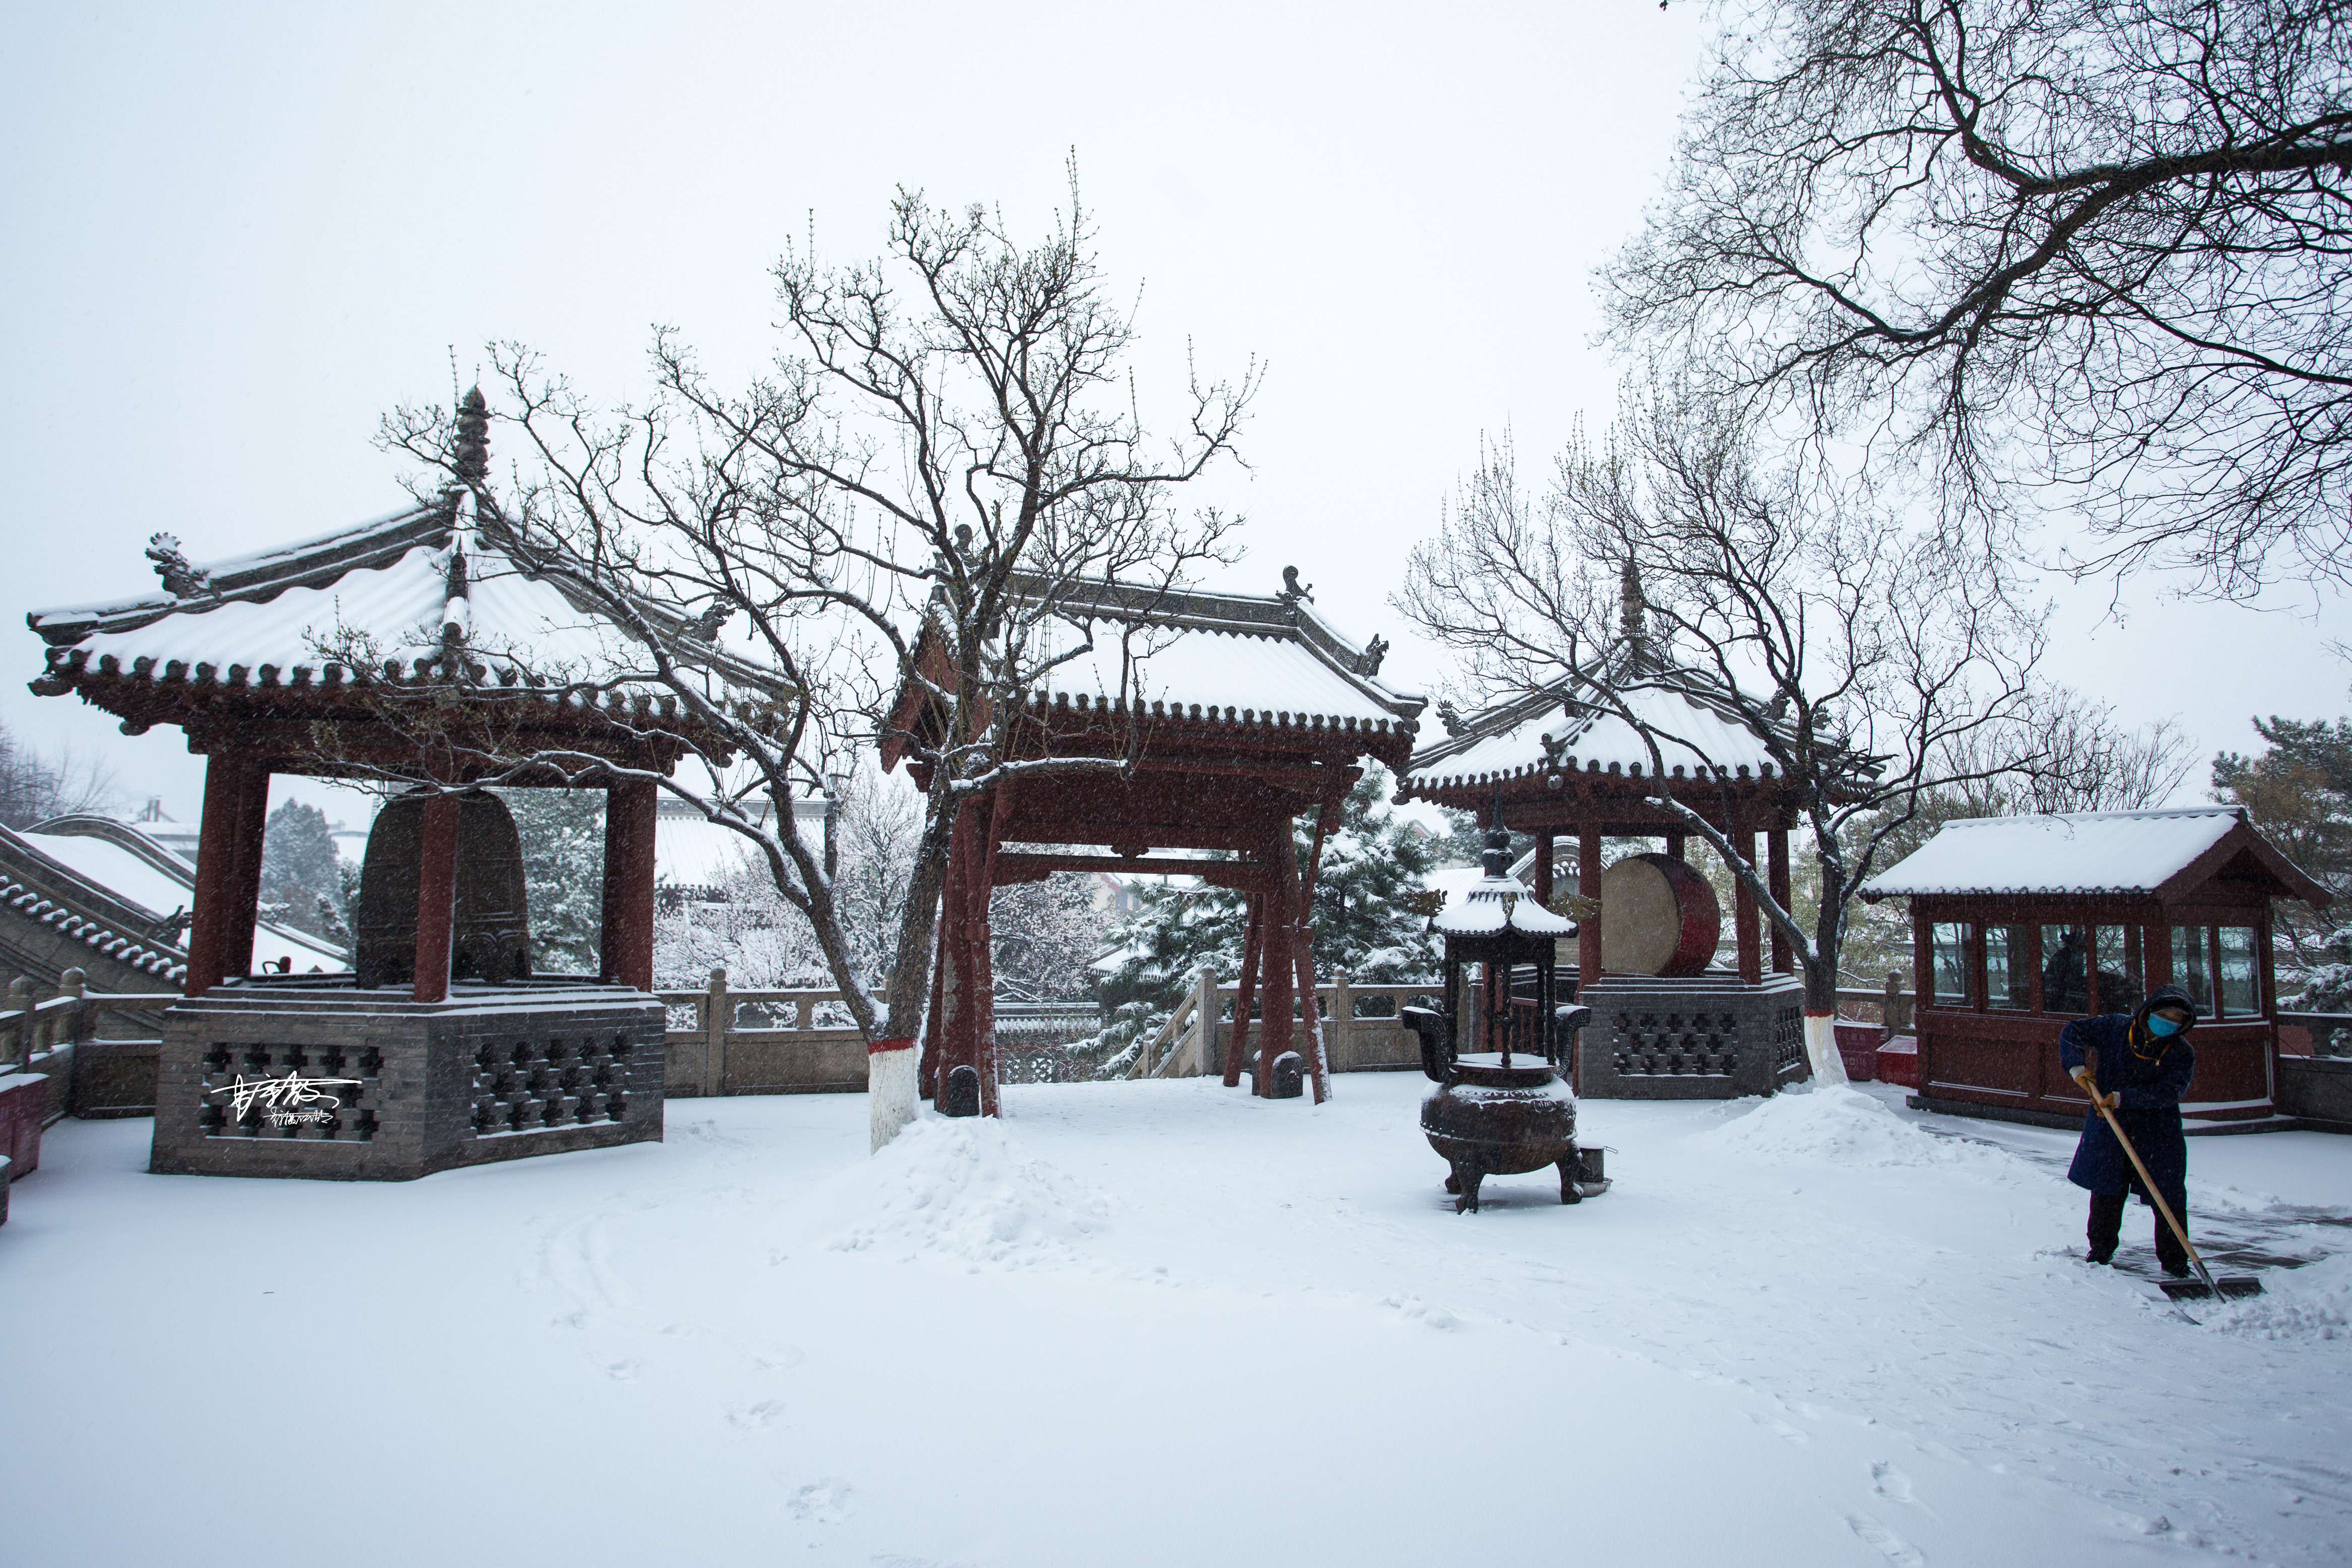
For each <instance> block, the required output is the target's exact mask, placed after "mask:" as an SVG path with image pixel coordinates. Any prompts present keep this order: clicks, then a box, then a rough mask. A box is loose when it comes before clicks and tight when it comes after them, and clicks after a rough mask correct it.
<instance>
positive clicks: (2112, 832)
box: [1861, 805, 2327, 904]
mask: <svg viewBox="0 0 2352 1568" xmlns="http://www.w3.org/2000/svg"><path fill="white" fill-rule="evenodd" d="M2240 856H2244V857H2246V858H2247V859H2248V860H2249V861H2250V862H2251V864H2252V867H2254V868H2259V872H2260V873H2263V874H2267V876H2268V877H2269V878H2270V879H2273V881H2275V882H2276V883H2277V884H2278V890H2279V891H2282V892H2284V893H2285V894H2287V895H2288V896H2290V897H2294V898H2300V899H2305V900H2310V901H2312V902H2315V903H2319V904H2325V903H2326V902H2327V893H2326V889H2324V888H2322V887H2320V885H2319V884H2318V883H2317V882H2315V881H2314V880H2313V879H2311V878H2310V877H2308V876H2306V875H2305V873H2304V872H2303V871H2302V870H2301V869H2300V868H2297V867H2296V866H2295V865H2294V862H2292V861H2290V860H2288V859H2287V858H2286V857H2285V856H2284V855H2282V854H2280V853H2279V852H2278V849H2277V848H2276V847H2275V846H2273V844H2272V843H2271V842H2270V840H2268V839H2267V838H2264V837H2263V836H2262V835H2261V834H2260V833H2258V832H2256V831H2255V830H2254V828H2253V826H2252V825H2251V824H2250V823H2249V822H2248V821H2247V819H2246V813H2245V809H2244V808H2243V807H2242V806H2235V805H2196V806H2175V807H2169V808H2166V809H2161V810H2156V811H2084V812H2065V813H2058V814H2053V815H2050V816H1978V817H1969V818H1966V819H1963V820H1961V821H1958V822H1948V823H1946V824H1944V825H1943V826H1941V827H1939V828H1937V830H1936V836H1935V837H1933V838H1930V839H1928V840H1927V843H1925V844H1923V845H1921V846H1920V847H1918V848H1917V849H1916V850H1913V851H1912V852H1911V853H1910V854H1909V855H1907V856H1906V857H1905V858H1903V859H1902V860H1900V861H1898V862H1897V863H1896V864H1895V865H1893V866H1891V867H1889V868H1886V869H1885V870H1884V871H1882V872H1880V873H1879V874H1878V875H1877V876H1875V877H1873V878H1872V879H1870V880H1869V881H1868V882H1866V883H1864V885H1863V887H1862V889H1861V891H1862V896H1863V897H1864V899H1867V900H1872V901H1873V902H1875V901H1876V900H1880V899H1887V898H1906V897H1910V896H1913V895H1934V894H1960V895H1964V894H1971V893H2007V894H2015V893H2039V894H2052V893H2059V894H2063V893H2073V894H2094V893H2096V894H2135V893H2137V894H2145V895H2148V896H2152V897H2157V898H2164V897H2167V896H2168V895H2170V894H2173V893H2176V892H2179V891H2183V890H2186V889H2188V888H2189V887H2192V886H2194V885H2196V884H2199V883H2201V882H2203V881H2205V880H2207V879H2210V878H2211V877H2213V876H2215V875H2217V874H2219V873H2220V872H2221V869H2222V868H2223V867H2225V866H2227V865H2229V864H2230V863H2231V862H2233V861H2236V860H2237V859H2238V858H2239V857H2240Z"/></svg>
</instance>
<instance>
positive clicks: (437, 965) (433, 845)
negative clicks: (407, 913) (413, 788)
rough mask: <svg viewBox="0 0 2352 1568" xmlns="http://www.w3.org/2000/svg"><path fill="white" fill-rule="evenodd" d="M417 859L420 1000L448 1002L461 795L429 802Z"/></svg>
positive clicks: (417, 988)
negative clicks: (422, 841)
mask: <svg viewBox="0 0 2352 1568" xmlns="http://www.w3.org/2000/svg"><path fill="white" fill-rule="evenodd" d="M424 839H425V842H424V845H423V847H421V849H420V850H419V852H418V855H417V861H416V981H415V991H414V993H413V994H414V995H415V998H416V1000H418V1001H419V1002H446V1001H447V1000H448V999H449V954H450V952H451V949H452V947H453V945H454V939H455V937H456V936H457V796H456V795H435V796H434V797H433V798H432V799H430V800H428V801H426V802H425V827H424Z"/></svg>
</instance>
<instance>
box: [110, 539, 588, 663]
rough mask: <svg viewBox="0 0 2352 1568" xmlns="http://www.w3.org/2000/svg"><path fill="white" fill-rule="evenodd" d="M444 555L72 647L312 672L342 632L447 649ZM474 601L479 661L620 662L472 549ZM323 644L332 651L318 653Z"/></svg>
mask: <svg viewBox="0 0 2352 1568" xmlns="http://www.w3.org/2000/svg"><path fill="white" fill-rule="evenodd" d="M448 561H449V557H448V552H447V551H446V550H436V549H432V548H430V547H427V546H425V545H416V546H414V547H412V548H411V549H409V550H408V551H407V552H405V553H404V554H403V555H401V556H400V557H399V558H398V559H396V560H394V561H393V562H392V563H389V564H387V565H384V566H379V567H362V568H359V569H358V570H355V571H351V572H347V573H345V574H342V576H341V577H340V578H338V579H337V580H336V581H335V582H334V584H332V585H331V586H330V587H292V588H288V589H286V590H284V591H283V592H281V593H279V594H278V595H276V596H275V597H274V598H271V599H268V600H262V601H257V600H251V599H226V600H224V601H222V602H221V603H220V604H218V605H212V606H209V607H207V606H205V605H201V604H192V605H184V606H183V607H182V608H181V609H179V610H178V611H176V612H175V613H173V614H171V615H167V616H162V617H161V618H159V619H156V620H153V621H151V622H149V623H148V624H147V625H145V626H135V627H131V628H130V629H128V630H124V631H119V632H103V631H101V632H92V633H91V634H89V635H88V636H86V637H83V638H82V639H81V640H80V642H79V644H78V645H77V646H78V647H82V648H85V649H87V650H88V651H89V658H90V659H91V661H92V662H93V663H95V662H98V661H100V660H102V659H104V658H106V657H107V656H109V655H112V656H113V657H114V658H116V659H117V660H118V661H120V663H121V665H122V667H123V668H131V666H132V665H133V664H134V663H135V662H136V661H137V660H139V659H141V658H152V659H153V660H154V661H155V662H156V664H158V665H162V664H164V663H166V662H167V661H169V660H173V659H178V660H180V661H182V662H184V663H185V664H187V665H189V666H191V667H194V666H195V665H197V664H200V663H202V664H210V665H213V666H215V668H223V669H226V668H228V667H229V666H230V665H232V664H241V665H245V666H247V667H248V668H256V669H257V668H260V667H261V666H263V665H275V666H277V667H278V669H280V670H282V671H287V672H289V673H290V672H292V671H294V670H297V669H309V670H312V671H317V670H319V669H320V668H322V667H323V666H324V665H325V664H326V662H327V660H328V658H330V657H331V655H332V653H333V652H334V651H335V650H336V649H337V648H338V647H339V646H340V645H341V642H342V641H343V639H344V638H345V637H346V636H347V635H351V636H356V637H365V638H368V639H370V640H371V641H372V642H373V645H374V649H375V654H376V660H377V661H379V662H380V661H381V660H383V659H391V658H397V659H399V660H400V661H401V662H402V663H403V664H404V665H405V664H409V663H413V662H414V661H415V660H416V659H419V658H437V657H439V655H440V653H441V626H442V624H443V614H444V611H445V610H446V608H447V606H448V604H449V595H448V580H449V565H448ZM468 564H469V570H470V572H471V578H470V581H469V582H468V583H467V603H468V605H469V608H470V620H471V623H472V624H471V626H470V628H469V630H468V632H467V642H468V646H469V648H470V650H471V653H472V655H473V657H475V658H479V659H482V660H483V661H484V662H486V663H488V664H490V665H491V666H492V668H498V666H499V664H501V663H503V662H509V658H508V655H509V652H510V651H512V652H514V653H517V654H519V655H520V658H521V661H522V662H527V663H528V664H529V666H530V668H532V669H534V670H539V671H547V670H550V669H551V668H555V667H557V666H563V665H568V666H571V667H572V668H576V669H579V670H581V671H583V672H587V671H601V670H604V669H608V668H613V667H614V661H615V660H616V659H625V648H624V647H623V644H622V641H621V639H620V638H619V637H617V636H616V635H615V634H614V633H613V632H612V631H611V630H610V629H609V628H604V627H601V626H598V624H597V623H595V622H593V621H592V620H591V619H590V618H589V617H587V616H584V615H583V614H582V613H581V612H580V611H579V610H578V609H577V608H575V607H574V606H573V605H572V602H571V601H570V600H568V599H566V598H565V597H564V596H563V595H562V594H560V593H558V592H557V591H556V590H555V589H554V588H553V587H552V586H551V585H550V584H545V583H539V582H533V581H532V580H531V579H530V578H528V577H526V576H524V575H523V574H522V573H521V572H520V571H519V570H518V569H516V568H515V566H514V565H513V563H510V562H509V561H507V560H506V559H505V558H504V557H502V556H499V555H495V554H487V553H483V554H474V555H472V556H471V557H470V560H469V563H468ZM322 648H323V649H325V650H326V651H323V652H322V651H321V650H322Z"/></svg>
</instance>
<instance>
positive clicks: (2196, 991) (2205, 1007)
mask: <svg viewBox="0 0 2352 1568" xmlns="http://www.w3.org/2000/svg"><path fill="white" fill-rule="evenodd" d="M2212 930H2213V928H2212V927H2210V926H2174V927H2173V928H2172V983H2173V984H2175V985H2178V986H2179V987H2180V988H2181V989H2182V990H2183V991H2186V992H2188V993H2189V996H2190V997H2191V998H2193V999H2194V1000H2195V1002H2196V1003H2197V1011H2198V1012H2199V1014H2200V1015H2201V1016H2205V1017H2208V1018H2210V1017H2211V1016H2213V955H2212V953H2211V952H2210V951H2208V949H2207V946H2206V944H2207V943H2208V942H2210V941H2211V940H2212Z"/></svg>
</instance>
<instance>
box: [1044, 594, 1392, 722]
mask: <svg viewBox="0 0 2352 1568" xmlns="http://www.w3.org/2000/svg"><path fill="white" fill-rule="evenodd" d="M1056 603H1057V605H1058V606H1059V609H1060V613H1061V617H1063V618H1055V619H1049V620H1047V621H1045V623H1044V624H1043V626H1041V627H1040V628H1039V633H1038V644H1039V646H1038V647H1035V648H1034V649H1033V650H1032V652H1031V663H1032V664H1033V665H1035V664H1039V663H1043V662H1045V661H1046V660H1050V659H1054V658H1057V657H1059V656H1061V655H1063V654H1064V653H1066V652H1067V651H1068V650H1070V649H1072V648H1075V647H1077V646H1078V644H1079V642H1080V640H1081V638H1080V634H1079V632H1078V631H1077V629H1076V627H1075V626H1071V625H1069V624H1068V622H1069V620H1071V619H1079V620H1090V621H1091V623H1092V626H1091V630H1092V636H1093V647H1092V648H1091V649H1089V650H1087V651H1085V652H1082V653H1079V654H1077V655H1076V657H1075V658H1068V659H1066V661H1064V662H1060V663H1055V664H1053V665H1052V666H1051V668H1046V669H1045V671H1044V672H1043V674H1042V675H1041V676H1040V677H1039V679H1037V681H1036V682H1035V684H1034V686H1033V687H1032V688H1031V689H1030V692H1029V700H1030V705H1031V707H1032V709H1033V710H1046V709H1052V710H1057V711H1058V710H1062V709H1064V708H1066V707H1067V708H1072V709H1076V710H1093V709H1095V708H1096V707H1097V706H1101V707H1107V708H1108V709H1110V710H1112V711H1115V712H1117V711H1124V709H1125V703H1126V702H1127V701H1129V700H1132V701H1133V702H1134V703H1135V705H1136V707H1137V709H1138V710H1139V711H1142V712H1146V713H1149V714H1151V715H1153V716H1155V717H1166V718H1171V719H1187V720H1192V721H1199V722H1202V723H1205V724H1223V725H1242V726H1253V727H1264V728H1266V729H1274V730H1285V729H1297V730H1307V731H1313V730H1327V731H1338V732H1340V733H1364V734H1374V735H1397V736H1404V735H1411V734H1412V733H1414V732H1415V730H1416V726H1415V725H1414V723H1413V720H1414V719H1415V717H1416V716H1417V715H1419V713H1420V712H1421V710H1422V709H1423V707H1424V706H1426V700H1425V699H1424V698H1423V697H1422V696H1421V695H1420V694H1418V693H1416V692H1410V691H1405V690H1402V689H1399V688H1396V687H1392V686H1391V685H1389V684H1388V683H1387V682H1385V681H1383V680H1381V679H1380V678H1379V677H1378V676H1377V675H1375V674H1372V673H1370V670H1371V669H1373V668H1377V665H1378V662H1379V661H1378V658H1377V656H1368V654H1367V651H1366V650H1365V649H1364V648H1363V647H1359V646H1358V645H1357V644H1355V643H1353V642H1351V641H1349V639H1348V638H1347V637H1344V636H1342V635H1341V634H1340V632H1339V629H1338V628H1337V627H1335V626H1332V625H1331V623H1330V622H1328V621H1327V620H1325V619H1324V618H1323V617H1322V616H1321V615H1319V614H1318V613H1317V611H1316V609H1315V607H1314V605H1312V604H1311V603H1310V602H1308V601H1307V600H1306V599H1304V598H1296V599H1294V598H1288V597H1285V596H1283V595H1273V596H1269V597H1266V598H1257V597H1255V596H1251V595H1239V594H1206V593H1196V592H1175V591H1170V592H1165V593H1153V592H1149V591H1146V590H1142V589H1134V588H1127V587H1122V586H1118V585H1108V586H1105V585H1095V586H1091V587H1081V588H1077V589H1064V590H1062V591H1060V592H1059V593H1058V594H1057V595H1056Z"/></svg>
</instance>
